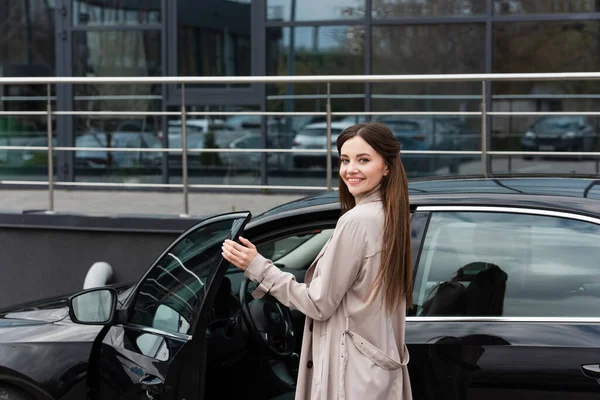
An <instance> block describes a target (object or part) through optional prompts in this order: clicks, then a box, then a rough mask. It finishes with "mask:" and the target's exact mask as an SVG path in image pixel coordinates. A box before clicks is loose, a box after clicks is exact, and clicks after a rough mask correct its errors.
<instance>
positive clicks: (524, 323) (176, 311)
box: [0, 177, 600, 400]
mask: <svg viewBox="0 0 600 400" xmlns="http://www.w3.org/2000/svg"><path fill="white" fill-rule="evenodd" d="M410 195H411V209H412V216H411V226H412V246H413V254H414V267H415V273H414V293H413V296H414V302H415V305H414V307H413V308H412V309H411V310H410V312H409V317H408V318H407V320H408V321H407V328H406V342H407V344H408V348H409V350H410V363H409V372H410V379H411V385H412V390H413V393H414V398H415V399H466V398H468V399H485V400H493V399H506V398H510V399H511V400H517V399H528V400H530V399H547V398H552V399H597V398H599V395H600V383H599V382H600V380H599V379H600V180H594V179H583V178H533V177H532V178H495V179H483V178H460V179H453V180H429V181H420V182H416V181H415V182H412V183H411V184H410ZM339 213H340V209H339V204H338V202H337V195H336V193H335V192H329V193H325V194H320V195H316V196H312V197H309V198H305V199H302V200H299V201H295V202H292V203H288V204H285V205H282V206H279V207H276V208H274V209H272V210H271V211H268V212H266V213H264V214H262V215H260V216H258V217H256V218H255V219H252V220H251V218H250V214H249V213H247V212H235V213H231V214H226V215H220V216H216V217H214V218H209V219H207V220H205V221H203V222H201V223H200V224H198V225H196V226H194V227H193V228H191V229H190V230H188V231H187V232H185V233H184V234H183V235H182V236H181V237H180V238H179V239H177V240H176V241H175V242H174V243H173V244H172V245H171V246H169V247H168V248H167V249H166V250H165V251H164V253H163V254H162V255H161V256H160V257H159V258H158V259H157V261H156V262H155V263H154V264H153V265H152V266H151V267H150V268H149V269H148V271H147V273H146V274H145V275H144V277H143V278H142V279H141V280H140V281H139V282H138V283H136V284H135V285H122V286H117V287H105V288H96V289H90V290H87V291H84V292H81V293H78V294H75V295H73V296H71V297H70V298H69V299H66V298H57V299H51V300H47V301H43V302H38V303H32V304H29V305H27V306H21V307H13V308H12V309H11V310H4V311H3V312H2V314H1V316H0V327H1V328H0V398H2V399H3V400H4V399H9V400H24V399H35V400H50V399H82V398H90V399H202V398H204V399H213V398H218V399H234V398H242V396H243V398H252V399H255V398H264V399H272V398H292V397H293V391H294V382H295V379H296V372H297V368H298V364H297V363H298V355H297V352H298V349H299V348H300V343H301V340H302V338H301V337H300V335H301V334H302V332H303V330H302V324H303V320H304V318H303V316H302V315H301V314H300V313H299V312H298V311H297V310H289V309H287V308H285V307H283V306H281V305H280V304H279V303H277V302H276V301H274V300H273V299H272V298H269V297H268V296H267V297H266V298H263V299H260V300H252V298H251V296H250V295H249V293H250V291H251V290H252V289H253V287H254V284H253V283H251V282H248V280H246V279H245V278H244V275H243V274H242V273H241V272H240V271H239V270H237V269H236V268H233V267H231V265H228V264H227V263H226V262H224V261H223V260H222V258H221V256H220V254H221V244H222V242H223V240H224V239H226V238H228V237H230V238H236V237H237V236H238V235H239V234H240V232H242V231H244V236H245V237H248V238H249V239H251V240H252V241H253V242H255V243H256V244H257V245H258V247H259V251H260V252H261V253H262V254H263V255H264V256H266V257H269V258H271V259H272V260H274V262H275V263H276V264H277V265H278V266H279V267H281V268H282V269H284V270H286V271H289V272H291V273H293V274H294V275H295V276H296V277H297V279H298V281H302V280H303V277H304V271H305V269H306V268H307V267H308V265H309V264H310V263H311V261H312V260H313V259H314V257H315V256H316V254H317V253H318V251H319V249H320V248H321V247H322V246H323V245H324V243H325V242H326V241H327V239H328V237H329V235H331V233H332V230H333V228H334V226H335V223H336V220H337V218H338V216H339ZM76 322H79V323H76Z"/></svg>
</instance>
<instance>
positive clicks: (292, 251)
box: [233, 228, 333, 269]
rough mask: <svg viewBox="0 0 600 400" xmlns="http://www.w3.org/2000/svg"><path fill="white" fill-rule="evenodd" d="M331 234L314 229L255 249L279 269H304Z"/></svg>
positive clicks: (262, 244) (329, 230)
mask: <svg viewBox="0 0 600 400" xmlns="http://www.w3.org/2000/svg"><path fill="white" fill-rule="evenodd" d="M332 233H333V228H331V229H316V230H312V231H309V232H306V233H299V234H294V235H288V236H282V237H279V238H277V239H275V240H270V241H267V242H264V243H261V244H259V245H258V246H256V247H257V250H258V252H259V253H260V254H261V255H262V256H263V257H265V258H268V259H269V260H271V261H273V263H275V264H276V265H277V266H278V267H280V268H291V269H306V268H308V267H309V266H310V264H311V263H312V262H313V261H314V259H315V258H316V257H317V255H318V254H319V251H321V249H322V248H323V246H324V245H325V243H327V240H328V239H329V237H330V236H331V235H332ZM233 269H235V267H233Z"/></svg>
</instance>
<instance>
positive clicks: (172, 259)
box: [129, 219, 240, 334]
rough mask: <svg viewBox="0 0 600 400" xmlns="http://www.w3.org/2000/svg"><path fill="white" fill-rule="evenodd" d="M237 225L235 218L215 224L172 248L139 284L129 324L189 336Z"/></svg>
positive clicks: (190, 235) (192, 234) (196, 232)
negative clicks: (225, 241) (223, 249)
mask: <svg viewBox="0 0 600 400" xmlns="http://www.w3.org/2000/svg"><path fill="white" fill-rule="evenodd" d="M238 223H240V220H238V219H226V220H222V221H218V222H214V223H212V224H210V225H207V226H203V227H201V228H198V229H197V230H195V231H193V232H191V233H189V234H187V235H186V236H185V237H183V238H182V239H181V240H180V241H179V242H178V243H176V244H175V245H174V246H173V247H171V248H170V249H169V250H168V251H167V252H166V253H165V254H164V255H163V256H162V258H161V259H160V260H159V261H158V262H157V263H156V265H155V266H154V267H153V268H152V269H151V270H150V271H149V272H148V274H147V275H146V277H144V279H143V281H142V282H141V283H140V285H139V289H138V291H137V293H136V298H135V300H134V305H133V308H132V312H131V316H130V319H129V322H130V323H132V324H137V325H143V326H147V327H151V328H155V329H160V330H162V331H167V332H173V333H182V334H191V333H192V332H191V331H192V325H193V318H194V314H195V312H196V310H198V309H199V307H200V306H201V305H202V302H203V300H204V297H205V290H206V288H207V286H208V284H209V283H210V280H211V279H212V278H213V276H214V274H215V272H216V271H217V269H218V267H219V264H220V262H221V261H222V257H221V245H222V243H223V241H224V240H225V239H227V238H228V237H229V235H230V233H231V231H232V229H235V228H234V225H235V224H238ZM232 227H233V228H232Z"/></svg>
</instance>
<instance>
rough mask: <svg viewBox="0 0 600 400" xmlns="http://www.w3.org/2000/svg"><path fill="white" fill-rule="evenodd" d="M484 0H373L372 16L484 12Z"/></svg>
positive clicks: (422, 15) (435, 15)
mask: <svg viewBox="0 0 600 400" xmlns="http://www.w3.org/2000/svg"><path fill="white" fill-rule="evenodd" d="M485 3H486V1H485V0H373V6H372V7H373V8H372V11H371V12H372V14H373V17H374V18H394V17H445V16H453V15H456V16H463V15H477V14H483V13H485Z"/></svg>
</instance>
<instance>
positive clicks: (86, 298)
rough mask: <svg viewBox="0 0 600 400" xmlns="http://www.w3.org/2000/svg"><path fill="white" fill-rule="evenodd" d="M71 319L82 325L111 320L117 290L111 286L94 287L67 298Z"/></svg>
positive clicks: (101, 323) (106, 322)
mask: <svg viewBox="0 0 600 400" xmlns="http://www.w3.org/2000/svg"><path fill="white" fill-rule="evenodd" d="M68 304H69V317H70V318H71V321H73V322H76V323H78V324H84V325H105V324H108V323H110V322H112V321H113V319H114V316H115V310H116V306H117V292H116V291H115V290H114V289H112V288H94V289H90V290H85V291H83V292H79V293H77V294H75V295H73V296H71V297H69V300H68Z"/></svg>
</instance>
